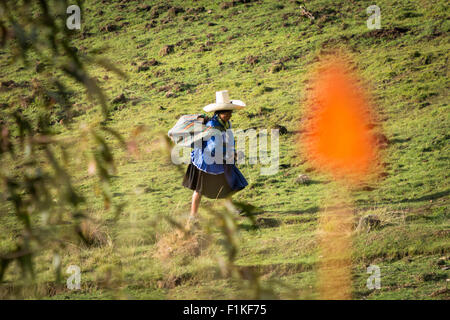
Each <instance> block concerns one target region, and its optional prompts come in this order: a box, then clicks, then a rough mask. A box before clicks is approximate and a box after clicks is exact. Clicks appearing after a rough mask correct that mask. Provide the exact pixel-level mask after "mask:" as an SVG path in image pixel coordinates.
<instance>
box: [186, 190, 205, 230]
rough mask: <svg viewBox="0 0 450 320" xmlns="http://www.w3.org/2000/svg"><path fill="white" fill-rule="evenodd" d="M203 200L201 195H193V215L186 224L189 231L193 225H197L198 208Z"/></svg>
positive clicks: (198, 193)
mask: <svg viewBox="0 0 450 320" xmlns="http://www.w3.org/2000/svg"><path fill="white" fill-rule="evenodd" d="M201 198H202V195H201V193H200V192H197V191H194V193H193V194H192V204H191V214H190V216H189V219H188V221H187V224H186V229H187V230H190V229H191V228H192V226H193V224H195V223H196V221H197V215H198V207H199V206H200V200H201Z"/></svg>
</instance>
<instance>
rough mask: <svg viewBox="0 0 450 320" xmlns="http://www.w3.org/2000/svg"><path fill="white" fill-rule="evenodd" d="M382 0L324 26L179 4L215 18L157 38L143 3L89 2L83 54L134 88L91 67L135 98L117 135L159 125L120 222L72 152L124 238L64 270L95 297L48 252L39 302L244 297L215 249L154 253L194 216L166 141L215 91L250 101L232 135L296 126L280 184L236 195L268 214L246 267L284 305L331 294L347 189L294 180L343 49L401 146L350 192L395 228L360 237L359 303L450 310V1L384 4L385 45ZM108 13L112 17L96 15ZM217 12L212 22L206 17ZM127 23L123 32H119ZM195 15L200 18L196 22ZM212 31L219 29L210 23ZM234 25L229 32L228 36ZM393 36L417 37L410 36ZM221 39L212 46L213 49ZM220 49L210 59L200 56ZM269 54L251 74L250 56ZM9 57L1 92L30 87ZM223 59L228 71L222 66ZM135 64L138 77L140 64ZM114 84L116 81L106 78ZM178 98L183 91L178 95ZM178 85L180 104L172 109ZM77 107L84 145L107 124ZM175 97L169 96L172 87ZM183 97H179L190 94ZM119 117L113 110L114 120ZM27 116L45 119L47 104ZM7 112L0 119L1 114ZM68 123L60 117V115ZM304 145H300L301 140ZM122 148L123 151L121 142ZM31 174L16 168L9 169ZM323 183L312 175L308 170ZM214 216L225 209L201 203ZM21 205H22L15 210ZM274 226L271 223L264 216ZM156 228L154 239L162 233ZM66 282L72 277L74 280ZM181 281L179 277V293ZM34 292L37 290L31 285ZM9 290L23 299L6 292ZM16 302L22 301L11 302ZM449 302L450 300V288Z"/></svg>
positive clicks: (320, 13)
mask: <svg viewBox="0 0 450 320" xmlns="http://www.w3.org/2000/svg"><path fill="white" fill-rule="evenodd" d="M145 3H148V4H152V5H153V4H154V3H155V1H145ZM371 4H373V3H372V2H370V1H358V2H356V3H353V2H347V1H345V2H343V3H341V4H336V3H335V2H330V1H325V0H321V1H319V0H314V1H308V2H307V3H306V7H307V9H308V10H310V11H311V12H312V13H313V15H315V16H316V20H315V22H314V23H310V20H309V19H308V18H306V17H303V16H301V14H300V10H299V7H298V5H297V4H295V2H286V3H284V4H283V5H279V2H277V1H260V2H251V3H248V4H237V5H236V6H234V7H231V8H228V9H221V8H220V6H219V3H210V2H207V1H171V5H177V6H180V7H183V8H184V9H187V8H191V7H199V6H204V7H205V9H206V10H205V12H201V13H198V14H197V15H196V18H192V19H191V20H192V21H190V19H188V18H189V17H193V16H194V15H193V14H188V13H187V12H185V13H179V14H178V15H177V16H176V17H174V18H171V20H170V21H168V22H167V23H165V24H164V23H163V21H164V20H165V19H166V18H167V12H166V11H167V10H163V12H162V13H161V15H160V16H159V18H157V19H156V20H157V25H156V27H155V28H151V29H148V30H147V29H146V28H145V25H146V24H147V23H149V21H150V18H149V15H150V14H149V12H147V11H135V10H134V9H135V8H138V7H139V5H138V4H137V2H136V3H135V2H129V3H127V4H125V9H123V10H121V9H119V8H118V7H119V4H116V3H111V4H109V5H104V4H101V1H86V4H85V9H88V11H86V12H85V13H84V15H83V17H82V30H81V31H80V33H81V32H83V31H86V32H90V33H92V36H89V37H86V38H85V39H81V37H75V38H74V40H73V45H75V46H76V47H78V48H79V49H80V50H81V51H86V52H94V51H96V50H100V51H101V52H102V55H103V56H104V57H106V58H108V59H110V60H111V61H113V62H114V64H115V65H116V66H117V67H119V68H121V69H122V70H123V71H125V72H126V73H127V75H128V76H129V79H128V80H123V79H121V78H119V77H118V76H116V75H114V74H111V73H108V72H107V71H105V70H104V69H102V68H92V70H90V71H91V74H93V75H96V77H97V78H98V79H99V81H100V83H101V85H102V87H103V89H104V90H105V91H106V92H107V94H108V96H109V98H110V99H112V98H114V97H115V96H117V95H119V94H121V93H124V94H125V95H126V96H127V97H128V98H129V99H131V100H130V101H128V102H127V103H124V104H123V108H118V109H117V110H112V115H111V119H110V120H109V122H110V124H111V125H112V127H113V128H115V129H116V130H118V131H119V132H120V133H122V134H123V135H124V136H125V137H130V136H131V134H132V130H133V128H134V127H135V126H137V125H140V124H143V125H146V126H148V127H149V130H148V131H147V132H144V133H143V134H142V135H141V136H140V137H139V142H140V151H141V153H140V156H139V157H138V158H133V157H130V156H129V155H127V154H126V153H125V152H123V151H122V150H120V149H119V148H117V151H116V154H115V159H116V161H117V163H118V166H117V167H118V172H117V174H116V177H115V178H114V179H113V183H112V190H111V192H112V194H113V196H114V201H115V202H117V203H118V202H122V201H125V202H126V203H127V205H126V207H125V210H124V212H123V214H122V215H121V216H120V219H119V221H118V222H117V223H113V222H112V219H113V214H112V213H111V212H108V211H105V210H104V208H103V202H102V200H100V197H99V196H98V194H96V193H95V186H96V182H95V181H94V179H93V178H92V177H90V176H89V175H88V172H87V168H84V167H80V166H79V165H78V164H77V162H76V159H77V158H79V157H80V156H82V155H79V154H78V151H77V150H72V151H70V152H71V153H70V156H71V158H70V159H71V160H70V165H71V166H73V168H74V170H73V172H74V175H75V179H76V180H75V183H76V185H77V186H78V187H79V188H80V190H83V191H84V192H86V193H87V195H88V197H87V203H86V205H85V207H86V209H87V210H88V212H89V214H90V215H91V216H93V217H95V218H96V219H99V220H100V221H102V222H103V225H104V228H105V233H106V234H107V235H108V237H109V238H110V239H111V241H110V242H109V244H107V245H105V246H104V247H101V248H84V247H80V246H78V245H76V244H72V245H70V246H68V248H67V251H66V252H64V254H63V256H62V266H63V272H64V271H65V268H67V266H69V265H70V264H77V265H79V266H80V267H81V269H82V290H81V291H79V292H76V291H69V290H67V289H65V288H64V287H62V288H59V289H58V288H56V289H54V290H50V289H48V290H47V289H45V288H47V287H49V288H53V287H54V286H55V285H54V284H53V282H54V279H55V277H54V272H53V269H52V253H50V252H41V253H39V254H38V255H37V256H36V259H37V260H36V261H37V263H36V274H37V276H36V279H35V284H34V285H35V287H36V294H35V295H33V294H28V295H25V296H26V297H29V298H33V297H36V296H38V297H45V298H57V299H89V298H100V299H109V298H138V299H166V298H171V299H201V298H206V299H221V298H234V297H243V296H244V297H245V295H246V294H247V290H248V288H247V287H246V282H245V281H244V282H238V281H235V280H230V279H228V278H224V277H222V276H221V275H220V271H219V267H218V263H217V256H220V255H221V254H222V249H221V246H220V241H218V240H216V241H213V243H211V244H210V246H209V247H208V248H207V249H206V250H205V251H204V252H203V253H202V254H201V255H200V256H192V257H189V256H187V257H179V258H176V259H175V258H174V259H173V261H169V262H167V261H160V260H158V259H156V258H154V257H153V253H154V252H155V250H156V249H155V244H156V243H157V240H158V237H159V236H160V235H161V234H162V233H163V232H174V231H173V230H172V229H171V227H170V226H169V225H168V224H167V223H165V222H164V221H163V220H162V219H161V217H162V216H170V217H172V218H175V219H177V220H179V221H181V222H183V221H184V219H185V218H186V217H187V213H188V211H189V206H190V197H191V192H190V191H189V190H187V189H184V188H182V187H181V178H182V176H181V175H180V173H179V172H178V171H177V170H176V168H175V167H174V166H173V165H172V164H171V163H170V162H168V161H167V157H166V155H165V154H164V153H163V152H160V151H158V148H157V146H156V142H155V135H156V134H157V133H160V132H163V133H165V132H167V130H168V129H170V128H171V127H172V126H173V124H174V123H175V121H176V119H177V117H178V116H179V115H181V114H185V113H200V112H201V109H202V107H203V106H204V105H206V104H208V103H211V102H212V101H213V100H214V97H215V95H214V93H215V91H218V90H222V89H228V90H229V92H230V95H231V98H237V99H241V100H243V101H245V102H246V103H247V105H248V108H246V110H244V111H242V112H238V113H236V114H235V115H234V116H233V119H232V121H233V126H234V128H241V129H247V128H252V127H255V128H270V127H273V126H274V125H277V124H278V125H282V126H285V127H286V128H287V129H288V131H289V132H288V134H285V135H281V136H280V164H281V165H282V167H281V168H280V171H279V173H277V174H276V175H273V176H261V175H260V174H259V166H252V165H248V164H246V165H243V166H241V167H240V168H241V171H242V172H243V173H244V175H245V176H246V178H247V180H248V181H249V183H250V185H249V186H248V187H247V188H246V189H245V190H243V191H242V192H239V193H238V194H237V195H236V196H235V197H234V199H235V200H238V201H245V202H249V203H251V204H253V205H255V206H257V207H258V208H260V210H259V211H258V215H257V218H258V219H260V222H261V223H260V225H261V227H260V228H259V229H257V230H254V229H252V228H251V227H250V225H249V224H248V222H246V220H244V219H242V221H240V223H241V225H242V226H243V229H242V231H241V232H240V240H241V242H240V251H239V253H238V257H237V261H236V263H237V264H238V265H239V266H241V267H251V268H254V269H255V270H257V271H258V272H259V273H260V274H261V277H262V278H261V279H262V283H263V285H264V286H265V287H267V288H269V287H272V288H273V291H274V295H275V296H277V297H281V298H306V299H308V298H317V297H318V296H317V292H316V290H315V289H316V280H317V277H316V272H315V270H316V265H317V262H318V259H319V258H318V253H317V249H318V248H317V241H316V229H317V226H318V215H319V213H320V211H321V209H323V208H325V207H327V203H328V202H329V200H330V198H329V197H330V196H329V195H331V194H333V190H337V189H339V188H340V186H339V185H338V184H337V183H335V182H332V181H331V182H330V180H329V178H328V177H326V176H323V175H320V174H318V173H315V172H308V175H310V176H311V178H312V179H313V181H314V183H312V184H309V185H299V184H296V182H295V179H296V177H297V176H298V175H299V174H301V173H305V171H306V170H307V169H308V168H309V166H308V164H307V163H304V161H303V155H298V154H297V153H296V147H295V142H296V141H297V139H298V137H299V133H298V132H297V130H298V129H299V126H300V124H301V122H302V115H303V112H304V104H303V103H304V101H305V94H306V87H307V81H308V71H309V70H310V68H311V67H312V66H314V65H315V63H316V60H315V57H316V56H317V55H318V54H319V53H320V52H325V51H326V50H328V49H331V48H345V49H346V50H348V51H349V52H351V53H352V54H353V57H354V59H355V63H356V65H357V66H358V68H359V70H360V71H361V76H362V78H363V79H364V80H365V81H366V82H367V84H368V86H369V89H370V91H371V92H372V94H373V96H374V99H375V104H376V106H377V110H376V111H377V114H378V116H379V123H378V124H379V125H380V126H381V127H382V129H383V131H384V134H385V135H386V136H387V138H388V139H389V140H390V143H389V145H388V147H387V149H385V150H383V163H384V167H385V172H386V173H387V175H386V176H385V177H383V178H382V179H379V180H378V181H377V182H373V183H371V185H370V186H371V187H372V188H373V190H371V191H365V189H363V188H354V189H353V190H352V191H351V196H352V199H353V203H352V205H353V206H354V211H355V217H359V216H361V215H365V214H368V213H371V214H377V215H379V216H380V217H381V219H382V226H381V228H379V229H378V230H374V231H371V232H370V233H363V234H359V235H355V237H354V241H353V242H354V245H353V248H354V250H353V255H352V261H353V264H354V265H353V277H354V281H353V297H354V298H355V299H448V298H449V295H448V291H446V292H445V291H442V289H443V288H446V287H445V286H446V279H447V278H449V275H448V270H443V269H442V265H439V264H437V261H439V258H440V257H442V256H445V257H447V262H446V263H447V264H448V259H449V257H448V255H449V241H448V239H449V238H448V235H449V230H450V223H449V222H450V220H449V217H448V212H449V210H448V209H449V207H448V199H449V192H450V191H449V183H448V182H449V172H450V170H449V169H450V166H449V156H448V155H449V151H450V150H449V137H450V136H449V114H450V113H449V111H450V110H449V105H448V90H449V78H448V58H449V53H448V52H450V43H449V37H448V34H449V31H450V30H449V27H450V25H449V20H448V4H447V2H446V1H432V2H431V1H430V2H423V1H397V2H392V1H377V5H378V6H379V7H380V8H381V17H382V20H381V24H382V31H386V32H385V33H384V34H381V35H379V36H377V35H376V34H375V35H374V36H370V35H369V30H367V27H366V19H367V17H368V15H367V14H366V11H365V9H366V7H368V6H369V5H371ZM99 10H103V11H104V15H102V16H99V15H97V14H96V13H97V12H98V11H99ZM208 10H212V13H208V12H207V11H208ZM118 16H121V17H123V20H122V21H119V22H114V20H115V18H116V17H118ZM183 17H188V18H187V20H184V19H183ZM123 22H129V24H128V25H127V26H124V27H122V28H121V29H120V30H119V31H118V32H116V33H114V32H112V33H104V32H101V31H100V27H102V26H104V25H106V24H108V23H115V24H118V25H120V24H121V23H123ZM208 22H214V23H215V24H216V25H213V26H209V25H208ZM222 27H226V28H227V29H228V30H227V31H222V30H221V28H222ZM394 27H402V28H407V30H408V31H406V32H405V33H401V34H398V35H391V34H389V30H393V28H394ZM207 41H210V42H211V44H210V45H208V44H206V42H207ZM167 44H173V45H175V50H174V52H173V53H171V54H169V55H167V56H160V55H159V51H160V49H161V48H162V47H163V46H164V45H167ZM202 45H204V46H206V47H210V49H211V50H210V51H200V50H199V49H200V48H201V46H202ZM248 56H257V57H258V62H257V63H256V64H254V65H251V64H249V63H247V62H246V57H248ZM9 58H10V53H9V52H8V51H7V50H5V49H3V50H2V51H1V54H0V68H1V75H0V80H1V81H5V80H14V81H16V82H21V81H29V80H30V79H31V78H34V77H37V76H38V75H37V74H36V73H35V72H34V69H33V68H31V69H21V68H20V63H17V64H11V63H10V62H9V61H8V59H9ZM151 58H155V59H156V60H157V61H158V62H159V64H158V65H156V66H152V67H150V69H149V70H148V71H143V72H137V66H139V65H140V64H141V63H142V62H144V61H146V60H149V59H151ZM280 59H283V60H284V61H285V62H284V66H285V69H284V70H281V71H279V72H275V73H271V72H269V70H270V67H271V65H272V62H273V61H276V60H280ZM219 61H220V62H221V63H219ZM133 63H135V64H137V65H133ZM106 75H108V77H109V78H108V79H106V78H104V77H105V76H106ZM177 84H178V87H179V88H181V89H177ZM164 86H170V87H171V88H170V89H169V90H170V91H173V92H174V93H175V95H176V96H175V97H171V98H167V97H166V95H165V94H166V92H165V91H164V90H163V89H164V88H163V87H164ZM75 88H76V89H75V90H74V94H73V96H72V97H71V98H72V99H73V100H74V101H76V103H77V110H78V112H79V114H80V115H79V116H78V117H76V118H75V122H74V123H73V124H69V125H68V126H67V127H65V126H63V125H60V124H59V123H56V124H54V125H53V130H55V132H57V133H59V134H60V135H61V136H64V137H80V136H82V133H81V130H80V124H82V123H90V122H93V121H100V120H101V113H100V111H99V109H98V108H96V107H94V105H93V103H92V102H90V101H88V100H87V99H86V96H85V94H84V91H83V90H82V89H81V88H80V87H78V86H75ZM160 90H162V91H160ZM178 90H179V91H178ZM27 95H29V92H27V90H26V89H21V88H18V89H12V90H8V91H4V92H0V103H9V104H10V105H11V108H19V107H20V106H19V105H18V104H17V103H15V104H14V101H16V100H17V98H18V97H19V96H24V97H25V96H27ZM113 107H114V106H113V105H111V108H113ZM20 108H22V109H23V112H24V114H26V115H27V116H29V117H31V118H34V117H36V116H37V114H36V112H37V111H36V110H37V109H36V106H35V105H34V104H33V103H32V104H31V105H29V106H26V107H20ZM3 112H4V111H3V110H0V116H1V115H2V113H3ZM54 119H55V120H56V121H58V120H59V119H58V115H56V114H55V118H54ZM300 137H301V136H300ZM110 142H112V140H110ZM19 165H20V164H17V163H13V162H12V161H6V162H5V163H2V167H4V168H5V170H11V172H14V171H13V170H17V168H18V166H19ZM308 171H309V170H308ZM202 201H203V202H202V205H203V206H204V207H203V208H201V209H200V213H201V215H202V216H204V217H209V218H208V219H210V216H209V215H208V214H207V211H206V210H205V208H206V207H208V206H210V205H212V206H214V207H220V206H221V204H220V202H218V203H216V202H215V201H211V200H207V201H205V200H202ZM1 207H2V208H8V204H5V203H3V204H1ZM263 218H264V219H266V220H263ZM17 230H18V225H17V224H16V221H15V218H14V217H13V216H12V214H11V215H2V216H0V252H2V251H6V250H7V249H10V248H11V247H12V246H13V243H14V242H13V241H14V237H15V234H16V233H17ZM155 232H156V235H155ZM370 264H376V265H378V266H379V267H380V268H381V286H382V288H381V289H380V290H368V289H367V288H366V286H365V283H366V280H367V278H368V276H369V275H368V274H366V267H367V266H368V265H370ZM18 270H19V269H18V268H16V266H13V268H10V269H9V271H8V272H7V274H6V277H5V280H6V283H5V284H3V285H2V287H1V289H0V297H2V298H8V297H17V296H20V295H21V293H20V288H19V289H17V288H16V289H15V290H13V289H11V288H10V287H11V286H12V287H15V286H19V284H21V283H22V282H21V281H22V280H20V273H19V272H18ZM66 277H67V275H66V274H63V278H64V279H66ZM174 279H179V281H175V280H174ZM23 285H24V286H26V284H25V283H23ZM8 288H9V289H8ZM8 290H9V291H8ZM439 290H441V291H439Z"/></svg>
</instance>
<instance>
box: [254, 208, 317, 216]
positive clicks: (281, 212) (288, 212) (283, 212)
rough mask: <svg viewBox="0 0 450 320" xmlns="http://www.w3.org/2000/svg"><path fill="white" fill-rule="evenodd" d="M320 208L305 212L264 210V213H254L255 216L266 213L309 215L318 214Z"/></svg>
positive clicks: (309, 209)
mask: <svg viewBox="0 0 450 320" xmlns="http://www.w3.org/2000/svg"><path fill="white" fill-rule="evenodd" d="M319 210H320V208H319V207H317V206H316V207H311V208H308V209H305V210H287V211H277V210H273V211H268V210H264V211H259V212H254V213H253V215H255V216H256V215H261V214H265V213H279V214H307V213H317V212H319Z"/></svg>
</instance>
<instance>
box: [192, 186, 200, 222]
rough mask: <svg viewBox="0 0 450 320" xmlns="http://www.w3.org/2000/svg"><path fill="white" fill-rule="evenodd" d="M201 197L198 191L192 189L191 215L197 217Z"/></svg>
mask: <svg viewBox="0 0 450 320" xmlns="http://www.w3.org/2000/svg"><path fill="white" fill-rule="evenodd" d="M201 199H202V194H201V193H200V192H197V191H194V193H193V194H192V204H191V217H197V212H198V207H199V206H200V200H201Z"/></svg>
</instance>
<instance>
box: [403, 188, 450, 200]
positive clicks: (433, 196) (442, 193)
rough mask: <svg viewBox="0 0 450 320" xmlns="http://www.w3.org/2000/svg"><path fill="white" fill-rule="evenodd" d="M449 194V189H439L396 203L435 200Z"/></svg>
mask: <svg viewBox="0 0 450 320" xmlns="http://www.w3.org/2000/svg"><path fill="white" fill-rule="evenodd" d="M449 194H450V189H447V190H445V191H440V192H436V193H432V194H428V195H426V196H423V197H420V198H415V199H404V200H401V201H399V202H397V203H405V202H422V201H428V200H436V199H439V198H443V197H445V196H448V195H449Z"/></svg>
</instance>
